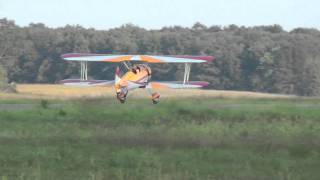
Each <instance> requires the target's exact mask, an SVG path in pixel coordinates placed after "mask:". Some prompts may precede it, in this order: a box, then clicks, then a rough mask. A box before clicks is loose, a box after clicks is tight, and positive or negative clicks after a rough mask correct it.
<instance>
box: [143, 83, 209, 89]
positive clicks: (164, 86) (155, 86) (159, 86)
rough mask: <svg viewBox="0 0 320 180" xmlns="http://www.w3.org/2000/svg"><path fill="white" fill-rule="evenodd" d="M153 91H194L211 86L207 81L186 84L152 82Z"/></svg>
mask: <svg viewBox="0 0 320 180" xmlns="http://www.w3.org/2000/svg"><path fill="white" fill-rule="evenodd" d="M149 85H150V86H151V88H152V89H167V88H170V89H192V88H202V87H206V86H208V85H209V83H208V82H205V81H189V82H186V83H185V84H184V83H183V82H181V81H163V82H150V84H149Z"/></svg>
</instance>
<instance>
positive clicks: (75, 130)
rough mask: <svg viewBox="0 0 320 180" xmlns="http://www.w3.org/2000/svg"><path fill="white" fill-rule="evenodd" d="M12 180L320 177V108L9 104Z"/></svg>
mask: <svg viewBox="0 0 320 180" xmlns="http://www.w3.org/2000/svg"><path fill="white" fill-rule="evenodd" d="M19 103H21V104H28V103H29V104H30V105H32V107H31V108H28V109H25V110H23V109H20V110H19V111H14V110H11V109H10V110H8V109H7V110H1V111H0V174H1V176H2V178H5V179H17V178H18V179H319V177H320V173H319V171H318V167H320V150H319V149H320V123H319V120H320V112H319V107H320V101H319V100H306V99H224V98H201V97H198V98H181V99H165V100H163V101H162V102H161V103H160V104H158V105H153V104H152V103H151V102H150V100H148V99H134V98H133V99H131V100H130V101H128V102H127V103H126V104H120V103H119V102H117V101H116V100H115V99H114V98H113V97H105V98H93V99H88V98H83V99H77V100H70V101H59V100H42V101H41V100H27V101H26V100H11V101H10V102H9V103H8V102H7V101H1V102H0V104H1V105H5V106H7V107H9V106H12V107H17V104H19Z"/></svg>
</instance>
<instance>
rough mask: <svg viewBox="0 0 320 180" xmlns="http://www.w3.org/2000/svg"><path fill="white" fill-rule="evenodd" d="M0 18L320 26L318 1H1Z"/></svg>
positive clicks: (107, 24) (152, 25) (53, 22)
mask: <svg viewBox="0 0 320 180" xmlns="http://www.w3.org/2000/svg"><path fill="white" fill-rule="evenodd" d="M0 17H1V18H3V17H6V18H8V19H10V20H14V21H15V22H16V24H18V25H21V26H27V25H28V24H29V23H31V22H33V23H38V22H41V23H44V24H46V25H47V26H49V27H61V26H65V25H66V24H70V25H75V24H79V25H81V26H84V27H87V28H88V27H93V28H96V29H109V28H114V27H118V26H121V25H123V24H126V23H132V24H135V25H138V26H140V27H144V28H147V29H159V28H161V27H163V26H172V25H179V26H188V27H191V26H192V25H193V24H194V23H195V22H201V23H203V24H205V25H207V26H211V25H221V26H226V25H229V24H236V25H245V26H254V25H272V24H280V25H281V26H283V27H284V29H286V30H291V29H293V28H295V27H309V28H310V27H313V28H318V29H319V28H320V0H0Z"/></svg>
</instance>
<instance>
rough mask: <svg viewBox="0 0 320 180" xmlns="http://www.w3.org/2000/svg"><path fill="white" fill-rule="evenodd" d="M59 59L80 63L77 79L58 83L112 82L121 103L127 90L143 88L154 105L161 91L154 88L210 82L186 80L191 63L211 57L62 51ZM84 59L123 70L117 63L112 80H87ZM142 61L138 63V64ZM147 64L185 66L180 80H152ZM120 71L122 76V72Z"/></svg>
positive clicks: (199, 86)
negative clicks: (124, 70)
mask: <svg viewBox="0 0 320 180" xmlns="http://www.w3.org/2000/svg"><path fill="white" fill-rule="evenodd" d="M61 58H62V59H64V60H67V61H79V62H80V67H81V68H80V79H65V80H62V81H60V83H62V84H65V85H73V86H110V85H114V87H115V91H116V97H117V99H118V100H119V101H120V102H121V103H124V102H125V101H126V99H127V95H128V92H129V91H130V90H133V89H137V88H143V89H146V90H147V92H148V93H149V94H150V96H151V100H152V102H153V103H154V104H157V103H158V102H159V100H160V94H159V93H157V92H155V91H154V90H155V89H163V88H172V89H188V88H202V87H205V86H207V85H208V84H209V83H208V82H204V81H189V77H190V71H191V64H192V63H206V62H211V61H212V60H213V59H214V58H213V57H212V56H188V55H180V56H179V55H177V56H154V55H108V54H85V53H69V54H63V55H62V56H61ZM87 62H113V63H123V65H124V66H125V68H126V72H125V73H121V71H120V68H119V66H118V67H117V68H116V71H115V79H114V80H89V79H88V65H87ZM141 62H143V63H145V64H139V63H141ZM149 63H183V64H184V65H185V68H184V75H183V81H163V82H160V81H151V76H152V71H151V68H150V66H149V65H148V64H149ZM122 74H123V75H122Z"/></svg>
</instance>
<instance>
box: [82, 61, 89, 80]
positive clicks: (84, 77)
mask: <svg viewBox="0 0 320 180" xmlns="http://www.w3.org/2000/svg"><path fill="white" fill-rule="evenodd" d="M80 79H81V80H88V63H87V61H81V62H80Z"/></svg>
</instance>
